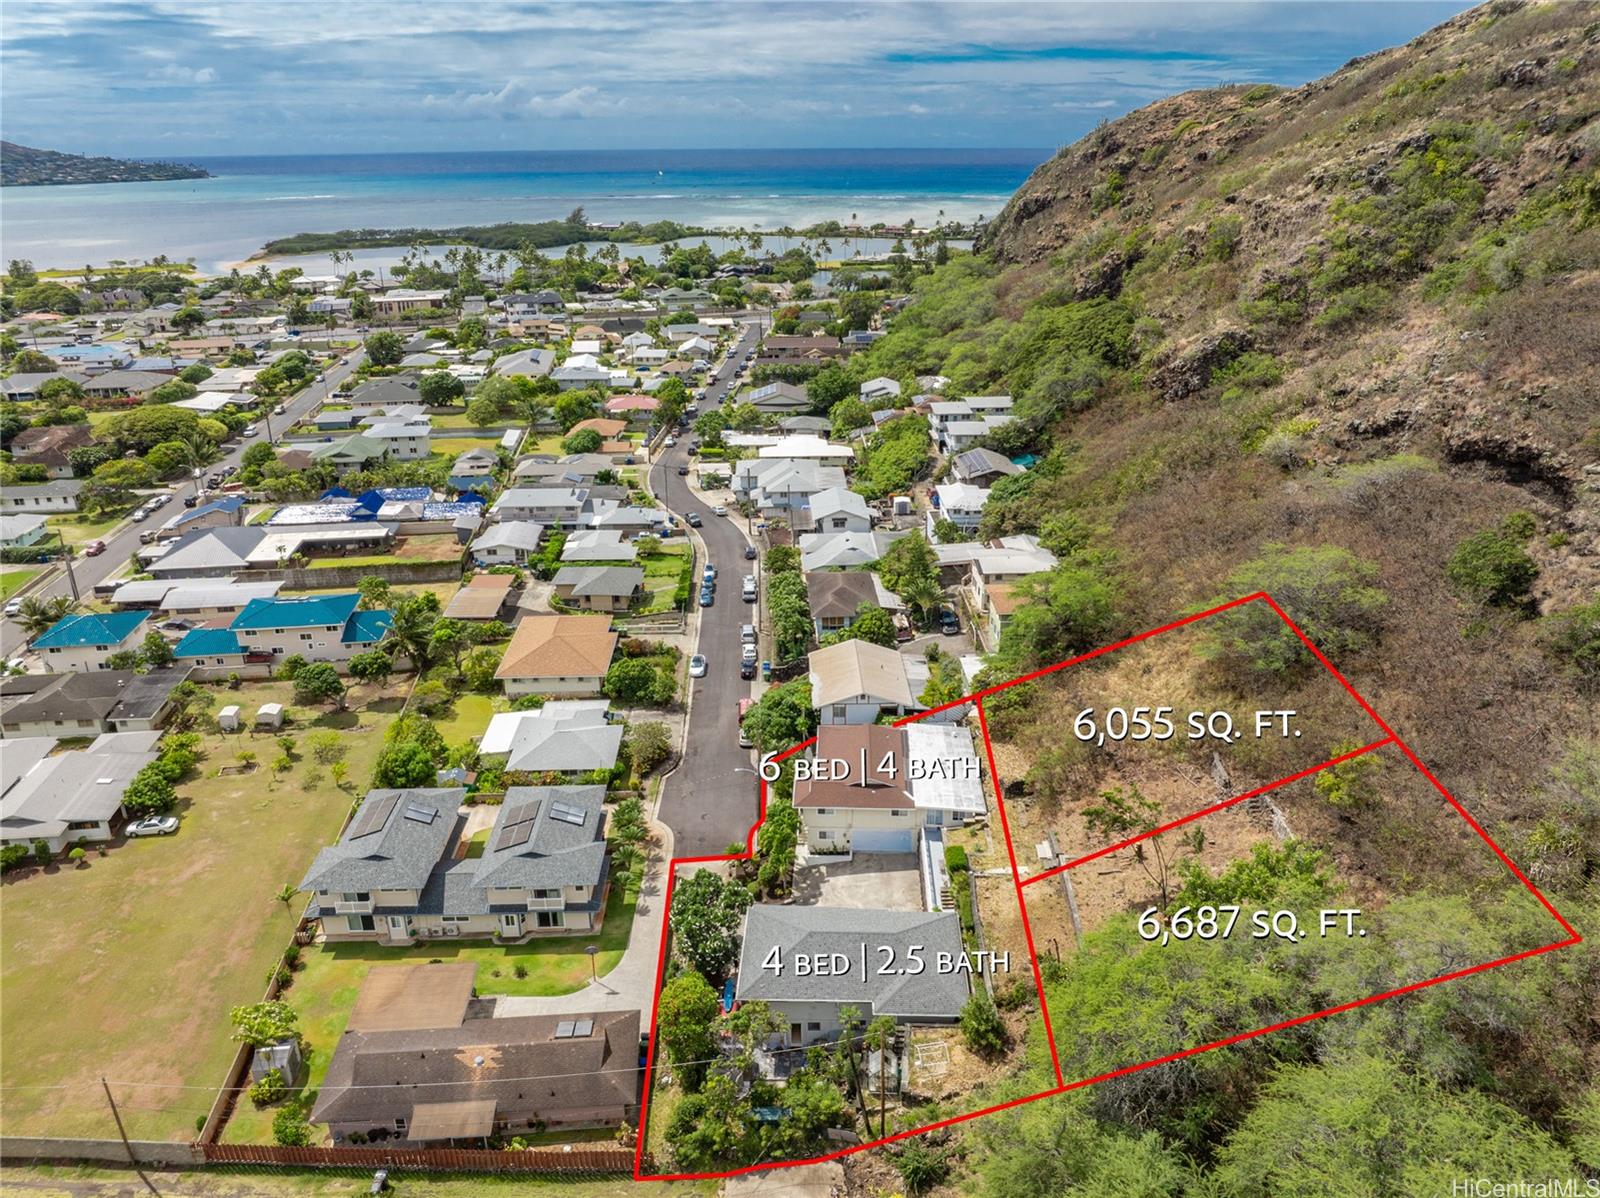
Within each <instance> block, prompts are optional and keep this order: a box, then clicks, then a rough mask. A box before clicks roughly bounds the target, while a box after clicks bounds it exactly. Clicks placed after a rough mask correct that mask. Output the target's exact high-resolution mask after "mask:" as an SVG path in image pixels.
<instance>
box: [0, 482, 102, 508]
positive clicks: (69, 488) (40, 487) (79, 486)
mask: <svg viewBox="0 0 1600 1198" xmlns="http://www.w3.org/2000/svg"><path fill="white" fill-rule="evenodd" d="M81 490H83V480H82V479H80V478H55V479H51V480H50V481H49V482H47V483H24V484H22V485H21V486H16V487H7V488H5V490H4V491H0V511H5V512H29V513H33V512H75V511H77V510H78V492H79V491H81Z"/></svg>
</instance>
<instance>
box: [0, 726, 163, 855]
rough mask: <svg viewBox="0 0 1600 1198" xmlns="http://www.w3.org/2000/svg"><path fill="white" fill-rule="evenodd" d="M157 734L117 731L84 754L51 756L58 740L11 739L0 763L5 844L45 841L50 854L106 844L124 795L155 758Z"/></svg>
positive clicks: (0, 834)
mask: <svg viewBox="0 0 1600 1198" xmlns="http://www.w3.org/2000/svg"><path fill="white" fill-rule="evenodd" d="M160 738H161V733H160V732H112V733H104V734H102V735H100V736H98V737H96V738H95V740H94V742H93V743H92V744H90V745H89V746H88V747H87V748H83V749H79V750H76V751H74V752H68V753H58V754H54V755H52V750H53V749H54V748H55V745H56V738H55V737H53V736H42V737H28V738H24V739H19V740H8V741H7V742H6V751H5V753H4V755H3V759H0V845H12V844H24V845H31V844H32V843H33V842H35V841H39V840H42V841H44V843H45V844H46V845H47V846H49V849H50V851H51V852H52V853H61V852H64V851H66V850H67V849H68V848H70V847H72V846H73V845H76V844H79V843H85V842H86V843H95V842H102V843H103V842H104V841H108V840H110V839H111V838H112V836H113V835H114V832H115V829H116V828H117V826H118V825H119V824H120V823H121V821H122V818H123V814H124V813H123V810H122V796H123V793H124V792H125V791H126V790H127V789H128V784H129V783H130V782H132V781H133V779H134V776H135V775H136V774H137V773H138V772H139V771H140V770H142V769H143V768H144V767H145V766H147V765H149V764H150V763H151V762H152V761H154V760H155V759H156V752H155V743H156V741H158V740H159V739H160Z"/></svg>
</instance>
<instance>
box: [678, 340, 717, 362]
mask: <svg viewBox="0 0 1600 1198" xmlns="http://www.w3.org/2000/svg"><path fill="white" fill-rule="evenodd" d="M716 349H717V343H716V341H715V340H714V339H712V338H708V337H700V336H694V337H686V338H684V339H683V340H682V341H680V342H678V347H677V349H676V350H675V351H674V352H675V353H676V354H677V355H678V357H680V358H682V359H684V360H685V361H688V362H693V361H696V360H698V359H701V358H707V359H709V358H710V357H711V355H712V354H713V353H715V352H716Z"/></svg>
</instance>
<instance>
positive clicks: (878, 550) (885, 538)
mask: <svg viewBox="0 0 1600 1198" xmlns="http://www.w3.org/2000/svg"><path fill="white" fill-rule="evenodd" d="M905 535H906V533H905V532H903V531H901V532H893V531H889V532H811V533H804V534H802V535H801V536H800V537H799V538H797V539H796V541H795V545H796V547H797V548H798V549H799V550H800V568H801V569H802V570H832V569H854V568H858V567H861V566H870V565H871V564H872V563H873V562H875V561H877V560H878V559H879V558H881V557H882V556H883V555H884V552H885V551H886V550H887V549H888V548H889V546H890V545H892V544H894V542H895V541H897V540H899V539H900V538H901V537H903V536H905Z"/></svg>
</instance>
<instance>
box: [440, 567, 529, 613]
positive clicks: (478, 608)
mask: <svg viewBox="0 0 1600 1198" xmlns="http://www.w3.org/2000/svg"><path fill="white" fill-rule="evenodd" d="M514 581H516V580H515V579H513V578H512V577H511V575H509V574H474V575H473V576H472V578H471V579H470V580H469V581H468V582H467V585H466V586H464V587H462V588H461V589H460V590H459V591H457V592H456V593H455V594H454V595H453V596H452V597H451V599H450V602H449V604H448V605H446V607H445V609H444V614H445V615H447V616H449V617H450V618H451V619H452V620H493V619H496V618H498V617H499V615H500V609H501V608H503V607H504V606H505V605H506V602H507V600H509V599H510V597H511V584H512V583H513V582H514Z"/></svg>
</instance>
